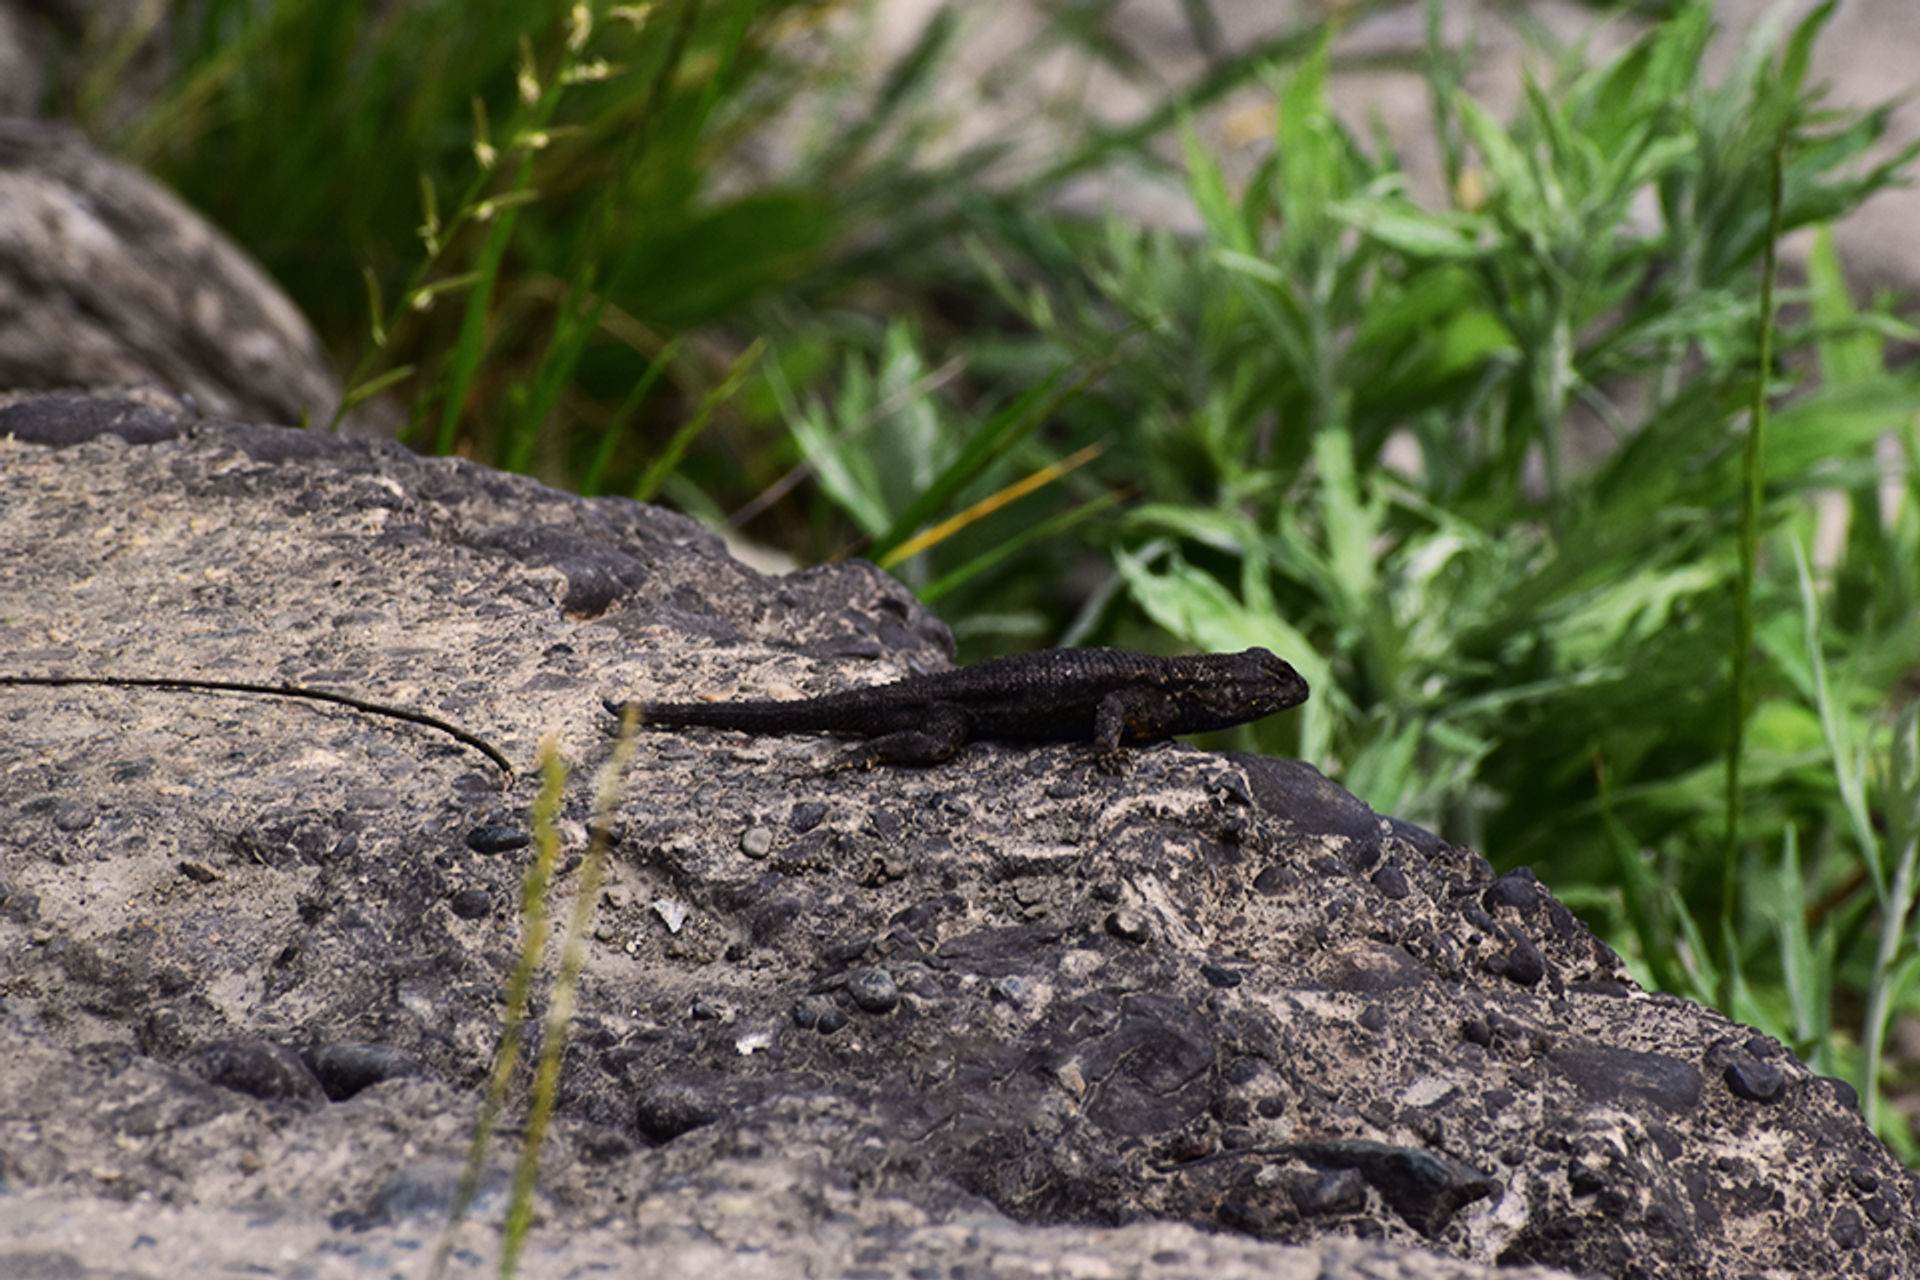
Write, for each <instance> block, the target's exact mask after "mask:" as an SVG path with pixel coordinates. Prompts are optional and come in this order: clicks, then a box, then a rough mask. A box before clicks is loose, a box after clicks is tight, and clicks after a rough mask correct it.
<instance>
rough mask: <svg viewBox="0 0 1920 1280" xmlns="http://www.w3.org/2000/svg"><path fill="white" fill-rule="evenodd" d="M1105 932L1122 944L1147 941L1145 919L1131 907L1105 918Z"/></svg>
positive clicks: (1123, 908)
mask: <svg viewBox="0 0 1920 1280" xmlns="http://www.w3.org/2000/svg"><path fill="white" fill-rule="evenodd" d="M1107 932H1108V933H1110V934H1112V935H1113V936H1114V937H1116V938H1118V939H1120V940H1121V941H1122V942H1145V941H1146V940H1147V932H1148V930H1147V918H1146V917H1145V916H1143V915H1141V914H1140V913H1139V912H1138V911H1135V910H1133V909H1132V908H1131V907H1122V908H1121V909H1120V910H1118V911H1115V912H1112V913H1110V914H1109V915H1108V916H1107Z"/></svg>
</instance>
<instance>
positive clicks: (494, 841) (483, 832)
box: [467, 824, 533, 853]
mask: <svg viewBox="0 0 1920 1280" xmlns="http://www.w3.org/2000/svg"><path fill="white" fill-rule="evenodd" d="M532 843H533V837H532V836H530V835H528V834H527V833H526V832H524V831H522V830H520V828H518V827H506V826H497V825H494V824H488V825H485V826H479V827H475V828H474V829H473V830H471V831H469V832H467V848H469V849H471V850H473V851H474V852H475V853H512V852H513V851H514V850H515V849H524V848H526V847H527V846H528V845H529V844H532Z"/></svg>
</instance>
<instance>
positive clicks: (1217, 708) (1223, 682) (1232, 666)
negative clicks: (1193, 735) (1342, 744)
mask: <svg viewBox="0 0 1920 1280" xmlns="http://www.w3.org/2000/svg"><path fill="white" fill-rule="evenodd" d="M1213 658H1214V661H1213V662H1212V663H1211V664H1209V670H1208V671H1207V673H1206V675H1205V676H1204V678H1202V679H1200V680H1199V681H1197V682H1196V683H1195V685H1194V687H1193V688H1192V689H1191V690H1190V691H1189V696H1190V697H1191V699H1192V701H1193V704H1194V705H1193V710H1194V711H1195V712H1197V713H1198V717H1199V718H1200V719H1203V720H1205V721H1206V722H1207V723H1206V724H1205V725H1204V727H1205V728H1209V729H1224V728H1227V727H1228V726H1230V725H1236V724H1247V723H1249V722H1250V721H1254V720H1260V719H1264V718H1265V717H1267V716H1270V715H1273V714H1274V713H1275V712H1278V711H1285V710H1287V709H1288V708H1289V707H1297V706H1299V705H1300V704H1301V703H1303V702H1305V701H1306V700H1307V693H1308V690H1307V682H1306V681H1305V680H1304V679H1302V678H1301V675H1300V673H1299V672H1298V671H1295V670H1294V669H1293V667H1292V665H1291V664H1289V663H1287V662H1285V661H1283V660H1281V659H1280V658H1277V657H1275V656H1274V655H1273V654H1272V653H1271V652H1269V651H1268V650H1266V649H1247V650H1244V651H1243V652H1240V653H1221V654H1215V655H1213Z"/></svg>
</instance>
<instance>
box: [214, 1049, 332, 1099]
mask: <svg viewBox="0 0 1920 1280" xmlns="http://www.w3.org/2000/svg"><path fill="white" fill-rule="evenodd" d="M181 1065H183V1066H185V1067H186V1068H187V1069H188V1070H189V1071H192V1072H193V1073H194V1074H195V1075H197V1076H199V1077H200V1078H201V1079H203V1080H205V1081H206V1082H207V1083H209V1084H217V1085H219V1086H220V1087H221V1088H223V1089H232V1090H234V1091H235V1092H238V1093H244V1094H247V1095H248V1096H249V1097H254V1098H259V1099H261V1100H262V1101H265V1102H273V1101H283V1100H287V1101H303V1102H325V1101H326V1100H327V1091H326V1090H325V1089H323V1088H321V1086H320V1081H319V1080H317V1079H315V1078H314V1074H313V1072H312V1071H310V1070H309V1069H308V1068H307V1064H306V1063H304V1062H302V1061H301V1060H300V1055H299V1054H297V1053H295V1052H294V1051H293V1050H291V1049H289V1048H287V1047H286V1046H285V1045H283V1044H275V1043H273V1041H271V1040H216V1041H213V1042H212V1043H211V1044H204V1045H202V1046H200V1047H199V1048H198V1049H195V1050H194V1051H193V1052H192V1053H191V1054H189V1055H188V1056H187V1058H186V1059H185V1060H184V1061H183V1062H182V1064H181Z"/></svg>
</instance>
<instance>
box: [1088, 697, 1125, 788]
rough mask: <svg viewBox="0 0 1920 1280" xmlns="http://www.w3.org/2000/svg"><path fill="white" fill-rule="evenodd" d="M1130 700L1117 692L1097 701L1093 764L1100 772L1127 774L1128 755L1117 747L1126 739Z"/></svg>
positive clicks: (1094, 714) (1094, 716) (1094, 713)
mask: <svg viewBox="0 0 1920 1280" xmlns="http://www.w3.org/2000/svg"><path fill="white" fill-rule="evenodd" d="M1132 707H1133V700H1132V699H1131V698H1129V697H1128V696H1127V694H1126V692H1125V691H1124V690H1120V689H1116V690H1114V691H1113V692H1112V693H1110V694H1108V695H1107V696H1106V697H1104V698H1102V699H1100V705H1099V706H1098V707H1095V708H1094V712H1093V762H1094V764H1096V765H1098V766H1099V768H1100V772H1102V773H1110V774H1114V775H1116V776H1117V775H1119V774H1122V773H1125V772H1126V771H1127V753H1126V751H1125V750H1124V749H1122V747H1121V746H1120V744H1121V742H1122V741H1124V740H1125V738H1126V736H1127V722H1128V719H1129V716H1128V714H1127V713H1128V712H1129V711H1130V710H1132Z"/></svg>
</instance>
